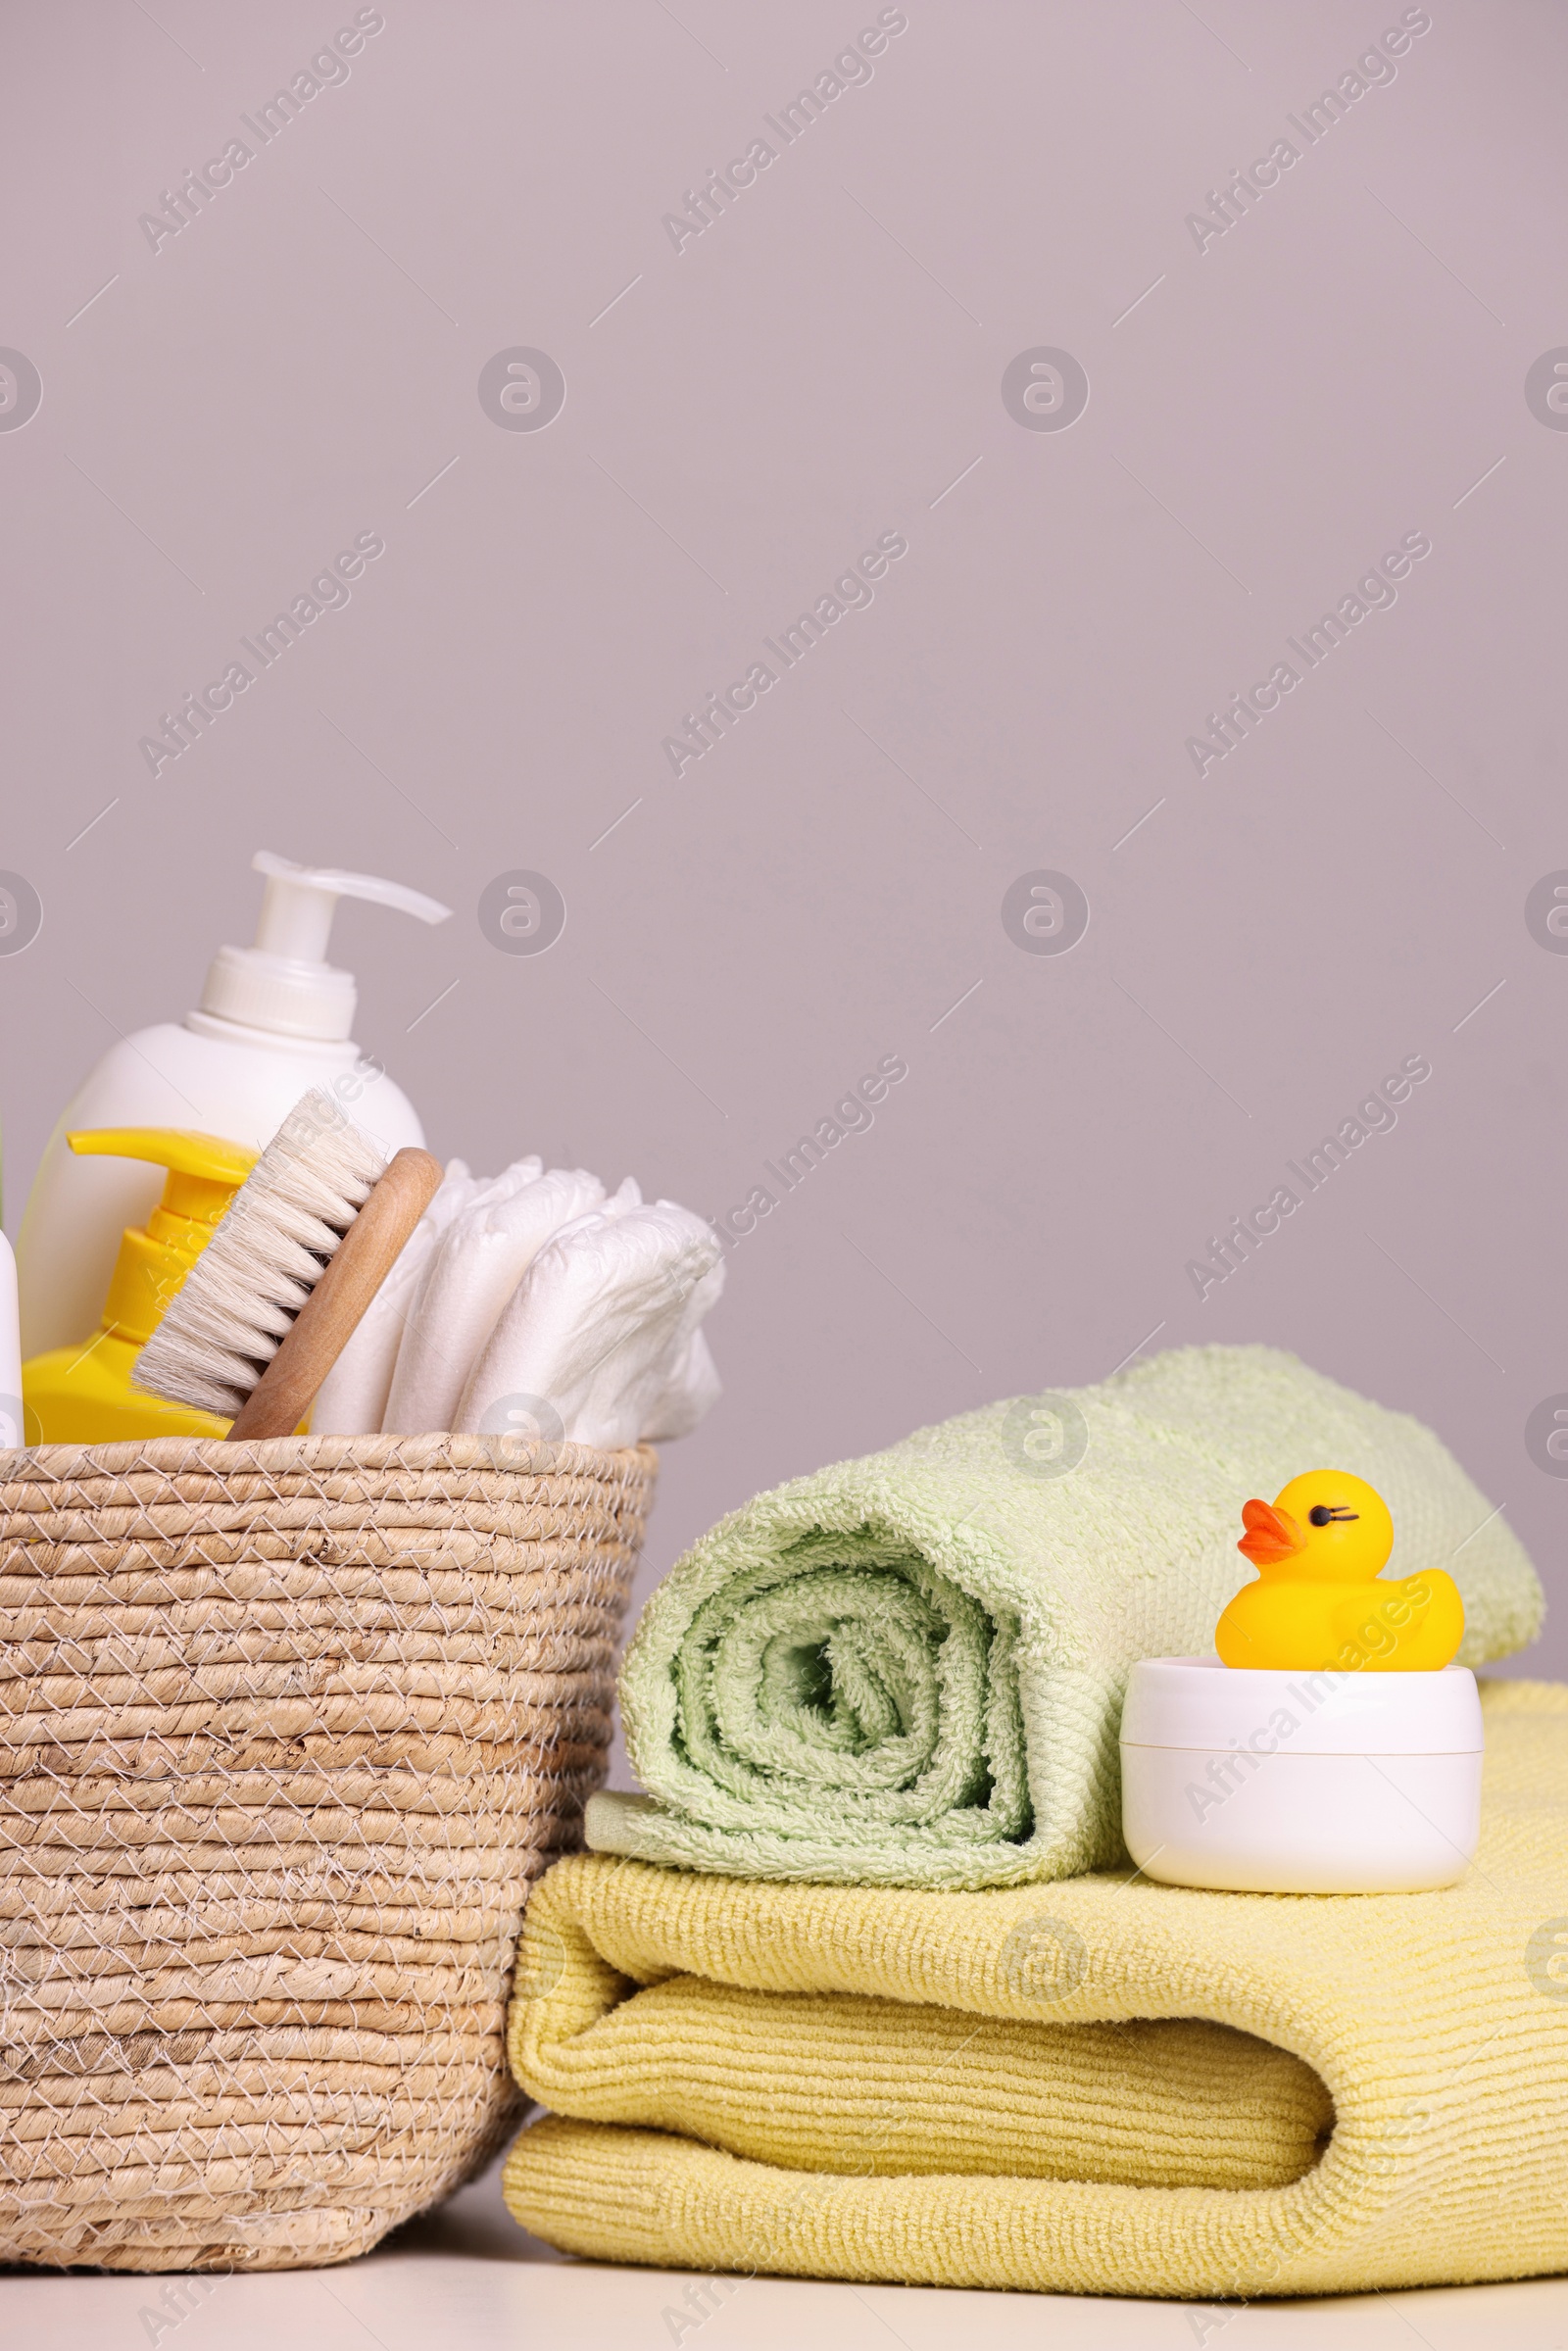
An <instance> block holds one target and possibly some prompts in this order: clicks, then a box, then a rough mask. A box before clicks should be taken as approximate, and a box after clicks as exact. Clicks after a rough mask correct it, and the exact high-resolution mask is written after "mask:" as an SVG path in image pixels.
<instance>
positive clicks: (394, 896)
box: [186, 849, 452, 1043]
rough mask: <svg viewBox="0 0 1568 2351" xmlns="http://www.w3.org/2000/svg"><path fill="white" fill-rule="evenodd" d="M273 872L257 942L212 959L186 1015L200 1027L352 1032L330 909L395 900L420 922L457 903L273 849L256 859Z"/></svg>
mask: <svg viewBox="0 0 1568 2351" xmlns="http://www.w3.org/2000/svg"><path fill="white" fill-rule="evenodd" d="M251 865H252V867H253V869H254V870H255V871H256V872H257V873H265V874H266V876H267V888H266V890H265V891H264V892H263V894H262V915H261V920H260V922H259V923H258V924H257V928H256V944H255V945H254V947H221V948H220V949H219V951H218V953H217V955H215V956H214V957H213V960H212V962H211V964H210V965H209V966H208V971H207V979H206V983H205V985H204V987H203V989H202V1001H201V1006H200V1009H199V1010H198V1011H195V1012H192V1013H190V1014H188V1015H187V1019H186V1026H187V1027H189V1028H194V1029H195V1030H197V1032H198V1034H201V1035H206V1036H212V1035H215V1034H218V1035H221V1033H222V1030H221V1028H220V1027H219V1025H218V1024H220V1023H224V1024H233V1025H237V1026H240V1027H243V1028H248V1029H260V1030H263V1031H268V1032H270V1033H271V1034H272V1035H274V1036H281V1037H301V1038H316V1039H320V1040H323V1041H327V1042H333V1043H335V1042H337V1041H338V1040H340V1039H342V1038H346V1037H348V1036H349V1035H350V1033H351V1032H352V1030H353V1027H354V1011H355V1005H356V1004H357V1002H358V991H357V990H356V988H355V985H354V978H353V974H352V973H351V972H347V971H338V970H336V969H334V967H333V966H332V965H331V964H330V963H329V962H328V961H327V959H326V947H327V940H328V938H329V937H330V934H331V929H332V916H333V914H334V912H335V911H336V909H337V902H338V900H339V899H340V898H364V899H368V900H369V901H370V903H371V905H373V906H395V907H396V908H397V909H398V911H399V912H400V913H404V914H415V915H417V917H418V919H419V920H420V921H421V922H445V921H446V919H447V917H448V916H449V915H450V913H451V911H452V908H451V907H450V906H442V905H440V903H439V902H438V901H437V900H436V899H433V898H426V897H425V895H424V893H423V892H422V891H420V890H409V889H405V887H404V885H403V884H402V883H401V882H383V881H380V880H378V879H377V877H376V876H375V875H374V874H371V873H341V872H339V871H338V869H337V868H336V867H335V866H331V865H296V864H295V863H294V862H293V860H292V859H291V858H289V857H277V856H275V855H274V853H273V852H272V851H271V850H270V849H259V850H258V851H257V853H256V855H255V857H252V859H251Z"/></svg>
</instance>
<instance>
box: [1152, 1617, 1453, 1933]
mask: <svg viewBox="0 0 1568 2351" xmlns="http://www.w3.org/2000/svg"><path fill="white" fill-rule="evenodd" d="M1482 1747H1483V1740H1482V1728H1481V1700H1480V1697H1479V1695H1478V1693H1477V1690H1476V1683H1475V1676H1474V1675H1473V1674H1472V1673H1471V1672H1470V1670H1469V1668H1468V1667H1467V1666H1461V1665H1446V1666H1444V1667H1443V1669H1442V1671H1441V1672H1438V1673H1425V1674H1419V1673H1417V1674H1401V1673H1382V1674H1376V1673H1359V1674H1330V1673H1294V1672H1280V1671H1270V1672H1250V1671H1247V1670H1244V1669H1239V1668H1237V1667H1235V1666H1227V1665H1222V1664H1221V1663H1220V1662H1219V1660H1218V1658H1216V1657H1150V1658H1145V1659H1144V1660H1143V1661H1142V1662H1141V1663H1140V1664H1138V1665H1135V1666H1134V1667H1133V1669H1132V1673H1131V1676H1130V1677H1129V1680H1128V1684H1127V1698H1126V1703H1125V1705H1124V1706H1123V1709H1122V1718H1121V1778H1122V1833H1123V1836H1124V1837H1125V1838H1126V1840H1127V1850H1128V1851H1129V1852H1130V1853H1131V1855H1132V1857H1133V1859H1134V1861H1135V1862H1136V1863H1137V1864H1138V1866H1139V1868H1140V1869H1141V1870H1142V1871H1143V1872H1144V1874H1145V1876H1146V1877H1149V1878H1154V1879H1158V1880H1160V1881H1162V1882H1163V1883H1164V1884H1166V1885H1170V1886H1216V1887H1228V1888H1231V1889H1233V1890H1236V1891H1239V1892H1244V1893H1309V1894H1330V1893H1334V1894H1339V1893H1420V1892H1424V1891H1426V1890H1427V1889H1429V1888H1431V1887H1434V1886H1451V1885H1453V1884H1454V1883H1455V1881H1456V1880H1457V1879H1459V1878H1461V1877H1462V1876H1463V1875H1464V1871H1465V1868H1466V1865H1467V1864H1468V1862H1469V1861H1470V1859H1471V1856H1472V1855H1473V1854H1474V1852H1475V1849H1476V1842H1477V1839H1478V1837H1479V1835H1480V1827H1481V1764H1482Z"/></svg>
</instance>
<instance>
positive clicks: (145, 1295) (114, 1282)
mask: <svg viewBox="0 0 1568 2351" xmlns="http://www.w3.org/2000/svg"><path fill="white" fill-rule="evenodd" d="M66 1141H67V1142H68V1143H69V1144H70V1146H71V1148H72V1150H73V1151H79V1152H82V1153H84V1154H87V1155H90V1156H99V1157H107V1158H114V1159H147V1160H149V1161H151V1163H152V1164H153V1165H154V1166H155V1167H164V1168H167V1169H168V1171H169V1180H168V1182H167V1183H166V1184H165V1186H164V1197H163V1199H162V1200H160V1201H159V1203H158V1205H157V1207H156V1208H155V1209H154V1210H153V1212H152V1214H151V1215H150V1216H149V1217H148V1219H147V1222H146V1224H145V1226H143V1225H127V1226H126V1227H125V1230H124V1232H123V1235H122V1236H121V1243H120V1255H119V1257H118V1258H117V1259H116V1261H115V1270H114V1273H113V1274H112V1276H111V1277H110V1282H109V1295H108V1297H107V1298H106V1299H105V1300H104V1327H105V1329H106V1330H111V1331H113V1332H115V1333H116V1334H117V1335H118V1336H119V1337H120V1338H122V1339H128V1340H130V1341H131V1342H132V1343H133V1344H134V1345H135V1346H137V1347H144V1346H145V1345H146V1343H147V1341H148V1340H149V1339H150V1338H151V1337H152V1335H153V1333H154V1331H155V1330H156V1329H157V1328H158V1325H159V1323H160V1322H161V1321H162V1320H163V1318H164V1314H165V1312H166V1311H167V1309H168V1306H169V1301H170V1299H171V1298H172V1297H173V1296H174V1293H175V1292H176V1291H177V1290H178V1288H179V1286H180V1284H181V1283H182V1282H183V1281H184V1279H185V1276H186V1275H187V1274H188V1273H189V1271H190V1269H191V1267H192V1266H193V1265H194V1264H195V1262H196V1260H197V1258H198V1257H199V1256H200V1255H201V1253H202V1250H203V1249H205V1248H206V1247H207V1244H208V1242H209V1241H211V1239H212V1237H213V1233H214V1231H215V1229H216V1227H217V1225H218V1223H219V1221H220V1219H221V1217H222V1216H223V1215H224V1213H225V1212H226V1210H227V1208H228V1204H229V1202H230V1201H231V1200H232V1199H233V1197H234V1195H235V1193H236V1192H237V1191H238V1190H239V1188H240V1186H241V1184H243V1183H244V1181H245V1178H246V1177H247V1176H248V1175H249V1174H250V1172H251V1169H252V1168H253V1167H254V1166H255V1165H256V1160H257V1156H258V1154H257V1153H256V1152H255V1151H248V1150H247V1149H246V1147H245V1146H244V1145H243V1144H241V1143H227V1142H225V1141H224V1140H223V1138H222V1137H221V1135H202V1134H198V1133H196V1132H195V1131H194V1130H193V1129H191V1128H187V1127H92V1128H88V1129H86V1130H84V1131H78V1132H77V1133H75V1134H73V1135H68V1136H67V1137H66Z"/></svg>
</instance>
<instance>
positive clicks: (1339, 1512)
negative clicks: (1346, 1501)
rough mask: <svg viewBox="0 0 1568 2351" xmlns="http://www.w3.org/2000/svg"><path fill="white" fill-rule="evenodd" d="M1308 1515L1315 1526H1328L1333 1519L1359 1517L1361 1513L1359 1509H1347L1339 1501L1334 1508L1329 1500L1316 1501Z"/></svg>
mask: <svg viewBox="0 0 1568 2351" xmlns="http://www.w3.org/2000/svg"><path fill="white" fill-rule="evenodd" d="M1306 1515H1307V1518H1308V1519H1309V1521H1310V1522H1311V1524H1312V1525H1313V1526H1314V1527H1326V1526H1327V1525H1328V1524H1329V1522H1330V1520H1331V1519H1347V1518H1359V1517H1360V1515H1361V1513H1360V1512H1359V1510H1347V1509H1346V1508H1345V1507H1344V1505H1343V1504H1342V1503H1339V1502H1336V1503H1335V1505H1334V1508H1333V1509H1332V1510H1331V1509H1330V1508H1329V1506H1328V1504H1327V1502H1314V1503H1313V1505H1312V1507H1311V1509H1310V1510H1309V1511H1308V1512H1307V1514H1306Z"/></svg>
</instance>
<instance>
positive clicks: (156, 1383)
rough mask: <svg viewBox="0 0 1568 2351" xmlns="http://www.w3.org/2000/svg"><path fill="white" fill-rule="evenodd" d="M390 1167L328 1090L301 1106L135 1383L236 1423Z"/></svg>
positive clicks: (230, 1215) (231, 1210) (191, 1279)
mask: <svg viewBox="0 0 1568 2351" xmlns="http://www.w3.org/2000/svg"><path fill="white" fill-rule="evenodd" d="M385 1172H386V1160H385V1158H384V1156H383V1155H382V1153H381V1152H380V1151H378V1150H377V1149H376V1147H375V1145H374V1144H373V1143H372V1142H371V1141H370V1139H369V1137H368V1135H365V1134H363V1133H362V1132H361V1130H360V1129H359V1128H358V1127H357V1126H355V1125H354V1124H353V1122H352V1121H351V1120H350V1119H348V1118H347V1117H345V1115H344V1113H343V1110H342V1108H341V1107H340V1105H339V1104H338V1103H337V1102H334V1101H333V1099H332V1097H331V1096H330V1095H329V1094H326V1093H324V1092H323V1091H322V1090H321V1089H320V1088H318V1089H317V1090H316V1091H315V1092H314V1093H312V1094H307V1095H306V1096H305V1097H304V1098H303V1100H302V1101H300V1102H296V1103H295V1105H294V1107H293V1109H292V1110H291V1111H290V1112H289V1114H288V1116H287V1118H286V1119H285V1120H284V1121H283V1124H282V1126H281V1127H280V1128H279V1129H278V1131H277V1133H276V1134H275V1135H274V1136H273V1137H272V1140H271V1142H270V1144H269V1145H268V1147H267V1149H266V1150H265V1151H263V1153H262V1155H261V1157H260V1158H259V1159H258V1160H257V1162H256V1165H255V1166H254V1167H253V1168H252V1170H251V1172H250V1174H249V1175H248V1176H247V1177H246V1179H245V1182H244V1183H243V1184H242V1185H241V1187H240V1189H239V1191H238V1192H237V1193H236V1194H235V1195H234V1198H233V1200H231V1201H230V1203H229V1207H228V1211H227V1213H226V1215H225V1216H224V1217H223V1219H222V1221H221V1224H220V1225H219V1227H218V1229H217V1231H216V1232H215V1233H214V1235H213V1238H212V1240H211V1241H210V1242H209V1243H208V1245H207V1247H206V1249H204V1250H203V1251H202V1253H201V1255H200V1256H199V1257H198V1258H197V1260H196V1262H195V1264H194V1265H193V1266H192V1267H191V1270H190V1272H189V1273H188V1274H187V1275H186V1276H185V1279H184V1282H183V1283H182V1284H181V1286H180V1288H179V1290H178V1291H177V1293H176V1294H175V1296H174V1298H173V1299H172V1302H171V1304H170V1306H169V1309H168V1311H167V1312H166V1314H165V1316H164V1319H163V1321H162V1322H161V1323H160V1324H159V1326H158V1328H157V1330H156V1331H155V1332H154V1333H153V1335H152V1337H151V1338H150V1339H149V1340H148V1342H147V1345H146V1346H145V1347H143V1348H142V1350H141V1353H140V1354H139V1355H138V1356H137V1358H136V1362H135V1365H134V1368H133V1370H132V1373H131V1378H132V1380H133V1381H134V1382H135V1385H136V1386H137V1387H138V1388H142V1389H146V1390H147V1391H148V1392H149V1393H150V1394H151V1395H153V1396H164V1397H166V1398H167V1399H168V1401H169V1402H171V1403H175V1404H190V1405H193V1406H194V1407H195V1408H196V1409H197V1410H199V1411H203V1412H216V1413H217V1414H218V1415H219V1417H220V1418H221V1419H222V1420H232V1419H233V1417H234V1415H235V1413H236V1412H237V1411H238V1410H239V1408H240V1406H241V1404H243V1403H244V1401H245V1398H246V1397H247V1396H249V1395H250V1392H251V1390H252V1389H253V1388H254V1387H255V1385H256V1383H257V1381H258V1380H259V1379H260V1378H261V1376H262V1373H263V1372H264V1371H265V1370H266V1368H267V1366H268V1364H269V1363H270V1361H271V1359H272V1357H273V1356H274V1355H275V1354H276V1352H277V1350H278V1347H280V1345H281V1344H282V1342H283V1340H284V1339H285V1337H286V1336H287V1334H288V1332H289V1330H290V1329H291V1327H292V1325H293V1322H294V1318H295V1316H296V1315H297V1314H298V1312H299V1310H300V1308H301V1307H302V1306H303V1305H304V1303H305V1301H306V1299H307V1298H309V1297H310V1295H311V1292H312V1291H313V1290H314V1289H315V1287H316V1285H317V1283H318V1282H319V1280H320V1278H321V1276H322V1274H323V1273H324V1272H325V1270H326V1266H327V1264H328V1262H329V1260H330V1258H331V1256H332V1253H333V1251H334V1250H335V1249H336V1248H337V1246H338V1244H339V1242H340V1241H341V1240H342V1238H343V1236H344V1234H345V1233H346V1232H347V1231H348V1228H349V1226H350V1225H351V1224H352V1223H353V1222H354V1219H355V1217H356V1216H357V1215H358V1214H359V1212H360V1209H361V1208H362V1207H363V1206H364V1204H365V1201H366V1200H367V1199H368V1197H369V1193H370V1190H371V1187H372V1186H373V1185H374V1184H375V1183H376V1182H377V1181H378V1179H379V1178H380V1177H381V1176H382V1175H384V1174H385Z"/></svg>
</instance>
